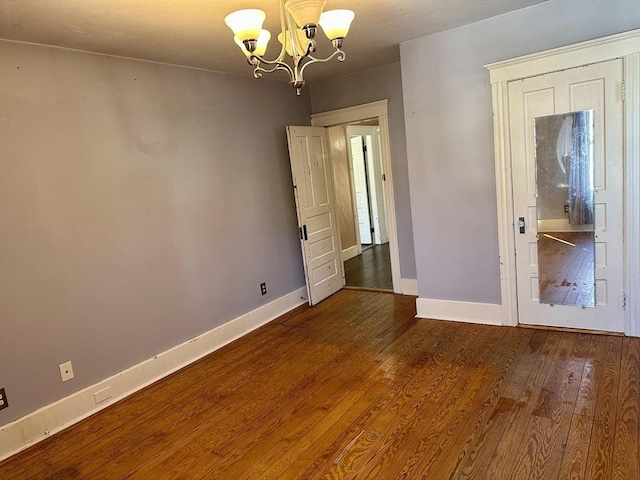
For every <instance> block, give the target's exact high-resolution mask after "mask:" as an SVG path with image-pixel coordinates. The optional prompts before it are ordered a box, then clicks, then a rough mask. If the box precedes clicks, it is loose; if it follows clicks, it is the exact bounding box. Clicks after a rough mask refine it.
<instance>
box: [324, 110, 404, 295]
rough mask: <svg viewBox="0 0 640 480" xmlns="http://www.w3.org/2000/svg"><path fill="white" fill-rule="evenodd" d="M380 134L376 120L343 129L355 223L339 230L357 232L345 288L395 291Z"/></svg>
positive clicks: (353, 124) (348, 263)
mask: <svg viewBox="0 0 640 480" xmlns="http://www.w3.org/2000/svg"><path fill="white" fill-rule="evenodd" d="M379 131H380V128H379V126H378V119H377V118H372V119H368V120H363V121H360V122H355V123H351V124H347V125H345V126H344V132H345V135H346V138H347V139H348V141H347V142H345V143H346V145H347V156H348V158H349V173H350V180H351V181H350V182H349V183H350V185H349V187H350V189H351V194H352V197H353V202H352V204H353V206H354V211H353V217H354V221H353V222H347V223H346V224H345V225H342V224H341V225H340V228H341V229H343V228H344V229H348V228H353V229H354V230H355V242H356V247H357V252H358V253H357V255H355V256H353V257H351V256H349V258H344V259H343V261H344V273H345V286H347V287H354V288H367V289H380V290H391V291H392V290H393V280H392V275H391V258H390V255H389V239H388V237H387V225H386V215H385V198H384V189H383V185H382V182H383V180H382V175H383V174H382V161H381V156H380V139H379ZM337 185H340V184H337ZM338 197H339V198H346V197H347V196H346V195H338ZM343 207H344V208H349V205H348V204H346V205H344V206H343ZM347 247H349V246H347ZM343 249H344V246H343Z"/></svg>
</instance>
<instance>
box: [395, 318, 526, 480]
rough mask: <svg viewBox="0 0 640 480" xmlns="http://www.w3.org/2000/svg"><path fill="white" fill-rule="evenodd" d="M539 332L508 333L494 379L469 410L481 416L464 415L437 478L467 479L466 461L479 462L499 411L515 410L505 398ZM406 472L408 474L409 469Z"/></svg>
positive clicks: (494, 359) (435, 471) (497, 355)
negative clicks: (464, 470)
mask: <svg viewBox="0 0 640 480" xmlns="http://www.w3.org/2000/svg"><path fill="white" fill-rule="evenodd" d="M535 333H536V331H535V330H529V329H514V330H511V331H510V332H508V333H507V335H506V336H505V339H504V341H503V345H501V346H500V347H499V348H497V349H496V351H495V354H494V355H493V356H492V360H491V361H490V362H489V363H488V367H489V372H488V373H489V374H490V376H489V377H488V378H487V379H486V381H485V387H484V391H483V392H482V394H481V395H478V397H477V398H476V399H475V401H474V403H473V404H472V406H470V408H469V410H470V411H477V412H478V413H477V415H475V416H466V415H461V417H462V419H463V422H462V428H461V429H460V430H459V431H458V432H456V434H455V439H453V440H450V441H449V443H448V444H446V445H444V446H442V450H443V451H444V452H445V454H444V455H442V456H441V457H440V458H439V459H438V460H437V465H436V466H435V467H434V468H433V469H432V472H433V475H434V476H435V477H446V476H447V475H448V474H449V473H450V472H454V475H455V476H457V477H463V478H464V475H461V471H460V470H461V467H462V465H464V464H465V463H466V461H470V462H471V463H474V462H475V461H476V460H477V452H478V450H479V448H478V447H479V446H482V445H485V444H486V441H487V432H488V431H490V428H491V426H492V425H493V421H495V419H496V417H497V416H499V412H502V411H506V410H509V409H510V408H512V407H513V403H514V402H509V403H506V404H505V403H504V401H502V399H503V398H504V397H503V395H504V393H505V391H506V388H507V386H508V385H510V384H511V382H512V379H513V378H514V376H515V374H516V373H518V372H519V367H520V362H521V360H522V357H523V355H524V354H525V352H526V351H527V349H528V348H527V347H528V346H529V344H530V342H531V340H532V338H533V336H534V334H535ZM501 401H502V403H501ZM503 417H504V415H503ZM423 471H424V470H423ZM402 473H403V474H405V469H403V471H402ZM405 477H406V475H405ZM407 478H410V477H407Z"/></svg>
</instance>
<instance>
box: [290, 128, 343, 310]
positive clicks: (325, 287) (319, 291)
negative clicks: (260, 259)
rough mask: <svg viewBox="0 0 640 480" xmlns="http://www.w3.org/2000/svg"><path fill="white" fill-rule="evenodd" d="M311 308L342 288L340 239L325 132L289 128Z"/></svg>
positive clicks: (297, 207)
mask: <svg viewBox="0 0 640 480" xmlns="http://www.w3.org/2000/svg"><path fill="white" fill-rule="evenodd" d="M287 140H288V143H289V158H290V161H291V175H292V178H293V185H294V193H295V201H296V210H297V216H298V227H299V229H300V245H301V248H302V258H303V263H304V273H305V279H306V282H307V293H308V297H309V305H315V304H317V303H318V302H320V301H321V300H323V299H325V298H327V297H328V296H330V295H332V294H333V293H335V292H337V291H338V290H340V289H341V288H342V286H343V273H342V260H341V257H340V253H341V248H340V236H339V234H338V226H337V224H336V213H335V192H334V190H333V173H332V170H331V161H330V156H329V149H328V142H327V134H326V129H324V128H321V127H294V126H288V127H287Z"/></svg>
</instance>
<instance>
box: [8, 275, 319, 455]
mask: <svg viewBox="0 0 640 480" xmlns="http://www.w3.org/2000/svg"><path fill="white" fill-rule="evenodd" d="M306 295H307V290H306V288H305V287H303V288H300V289H297V290H295V291H293V292H291V293H289V294H287V295H284V296H282V297H280V298H278V299H276V300H274V301H272V302H270V303H267V304H265V305H262V306H261V307H258V308H256V309H255V310H253V311H251V312H249V313H246V314H244V315H242V316H240V317H238V318H235V319H234V320H231V321H230V322H227V323H225V324H224V325H220V326H218V327H216V328H214V329H212V330H209V331H208V332H205V333H203V334H202V335H199V336H197V337H195V338H193V339H191V340H188V341H187V342H184V343H182V344H180V345H177V346H175V347H173V348H170V349H169V350H167V351H165V352H162V353H160V354H158V355H156V356H154V357H153V358H149V359H148V360H145V361H143V362H141V363H139V364H137V365H134V366H132V367H130V368H128V369H126V370H123V371H122V372H120V373H117V374H115V375H113V376H111V377H109V378H106V379H104V380H102V381H100V382H98V383H96V384H94V385H91V386H90V387H87V388H84V389H83V390H80V391H78V392H76V393H73V394H71V395H69V396H67V397H65V398H62V399H60V400H58V401H57V402H54V403H52V404H50V405H47V406H45V407H42V408H40V409H38V410H36V411H35V412H32V413H30V414H28V415H26V416H24V417H21V418H19V419H17V420H15V421H13V422H11V423H8V424H6V425H3V426H1V427H0V461H1V460H4V459H5V458H7V457H10V456H11V455H14V454H16V453H18V452H20V451H22V450H24V449H26V448H28V447H30V446H31V445H34V444H36V443H38V442H40V441H41V440H44V439H45V438H47V437H49V436H51V435H53V434H55V433H57V432H59V431H61V430H63V429H65V428H67V427H69V426H71V425H73V424H74V423H77V422H79V421H80V420H83V419H85V418H87V417H89V416H90V415H93V414H94V413H96V412H98V411H100V410H102V409H104V408H105V407H108V406H109V405H111V404H113V403H115V402H117V401H118V400H121V399H123V398H125V397H127V396H129V395H131V394H132V393H135V392H137V391H138V390H140V389H142V388H144V387H146V386H147V385H150V384H152V383H154V382H156V381H158V380H160V379H162V378H164V377H166V376H167V375H170V374H171V373H173V372H175V371H177V370H179V369H181V368H183V367H185V366H187V365H189V364H190V363H193V362H195V361H196V360H198V359H200V358H202V357H204V356H206V355H208V354H210V353H211V352H214V351H215V350H218V349H219V348H221V347H223V346H225V345H226V344H228V343H230V342H232V341H234V340H236V339H238V338H240V337H242V336H244V335H246V334H247V333H249V332H251V331H253V330H255V329H256V328H258V327H261V326H262V325H265V324H266V323H269V322H270V321H272V320H275V319H276V318H278V317H279V316H280V315H282V314H284V313H286V312H288V311H290V310H292V309H294V308H296V307H298V306H299V305H302V304H304V303H306V300H304V297H306ZM96 402H99V403H97V404H96Z"/></svg>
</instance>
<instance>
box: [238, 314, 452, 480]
mask: <svg viewBox="0 0 640 480" xmlns="http://www.w3.org/2000/svg"><path fill="white" fill-rule="evenodd" d="M431 322H435V323H436V326H435V327H433V330H432V331H431V335H430V336H429V337H424V338H423V339H421V342H420V344H419V345H418V346H416V353H417V356H416V359H415V360H414V361H413V362H411V363H410V364H409V365H408V367H407V368H406V369H404V370H396V369H395V368H393V369H391V368H390V367H389V366H384V367H383V368H384V370H383V371H384V375H385V377H386V380H387V381H386V382H385V388H384V389H382V391H378V390H375V391H368V392H367V395H365V396H363V398H362V399H361V400H359V401H358V402H357V403H356V404H355V405H353V407H352V408H350V409H349V410H348V411H347V412H346V413H345V414H344V415H343V416H342V417H340V418H339V419H338V420H337V421H336V422H335V423H333V424H332V425H331V426H330V427H329V428H328V429H327V430H326V431H322V432H321V434H320V435H319V436H318V437H316V436H315V435H310V436H309V437H308V440H309V441H308V442H304V444H303V445H302V447H303V448H302V449H301V450H302V454H301V455H300V456H299V457H298V458H296V459H294V460H293V461H292V462H289V463H290V465H289V467H288V469H287V470H286V472H284V474H283V477H282V478H312V477H314V476H315V477H319V476H321V473H322V472H323V471H324V470H323V469H326V468H330V466H331V465H332V464H333V462H335V461H336V460H337V461H338V462H340V461H342V457H343V456H344V455H342V456H341V454H342V453H343V452H345V450H344V449H345V446H348V445H352V444H351V441H352V440H353V439H354V438H356V439H357V438H359V436H360V435H361V434H362V433H361V432H363V431H364V428H365V425H366V424H367V422H369V421H371V419H372V418H373V417H375V416H376V415H377V414H378V413H379V412H380V411H382V410H384V409H385V408H387V407H388V406H389V405H390V404H391V402H393V401H394V400H395V398H396V397H397V396H398V395H400V394H401V392H403V391H405V392H406V391H408V390H409V391H410V390H414V389H416V388H418V386H419V384H420V383H421V382H422V381H426V380H427V379H428V378H429V377H430V376H431V375H434V373H435V371H437V366H438V365H439V363H438V359H439V358H442V357H443V356H445V355H446V352H447V351H449V350H450V349H452V348H453V346H454V343H455V341H454V337H455V336H456V334H457V331H458V330H459V328H460V325H451V324H449V325H446V324H444V323H443V322H437V321H434V320H420V322H419V325H420V326H424V325H429V324H430V323H431ZM445 331H447V332H448V335H444V332H445ZM345 453H346V452H345ZM327 465H329V467H327ZM274 471H275V470H274V469H273V468H271V469H270V470H269V472H268V473H269V474H270V475H271V476H267V477H265V478H279V477H276V476H272V475H273V472H274ZM245 478H246V479H250V478H251V477H245Z"/></svg>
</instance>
